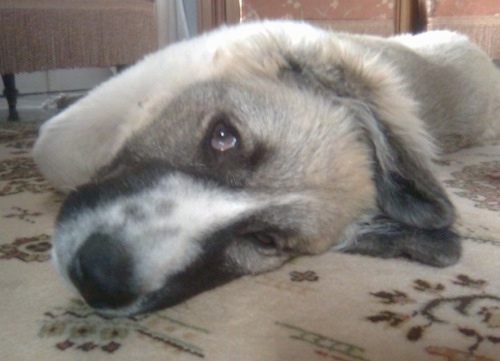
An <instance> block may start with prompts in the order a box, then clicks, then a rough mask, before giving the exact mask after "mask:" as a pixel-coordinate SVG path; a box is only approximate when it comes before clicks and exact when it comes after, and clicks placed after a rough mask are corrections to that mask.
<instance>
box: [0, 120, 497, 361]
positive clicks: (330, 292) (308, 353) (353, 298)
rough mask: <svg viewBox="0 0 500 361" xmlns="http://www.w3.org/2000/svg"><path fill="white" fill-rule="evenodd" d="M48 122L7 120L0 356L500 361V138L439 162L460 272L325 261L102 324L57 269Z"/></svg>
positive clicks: (2, 166)
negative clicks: (44, 153)
mask: <svg viewBox="0 0 500 361" xmlns="http://www.w3.org/2000/svg"><path fill="white" fill-rule="evenodd" d="M36 134H37V124H36V123H19V124H12V123H11V124H8V123H5V122H4V123H0V229H1V232H0V325H1V328H0V360H9V361H11V360H14V361H17V360H41V361H45V360H50V361H56V360H77V359H78V360H80V359H85V360H108V359H109V360H111V359H114V360H122V361H127V360H172V359H175V360H179V361H182V360H190V361H193V360H199V359H203V358H204V359H206V360H211V361H212V360H213V361H215V360H217V361H225V360H242V361H244V360H252V361H254V360H266V361H273V360H287V361H294V360H300V361H305V360H308V361H326V360H328V361H331V360H334V361H427V360H431V361H434V360H435V361H465V360H467V361H495V360H497V361H498V360H499V359H500V358H499V354H500V263H499V260H500V217H499V212H500V143H499V142H497V143H493V144H489V145H487V146H483V147H477V148H473V149H467V150H463V151H461V152H459V153H456V154H453V155H450V156H448V157H446V159H445V160H443V161H442V162H441V164H440V178H441V179H442V180H443V182H444V184H445V185H446V187H447V189H448V191H449V193H450V196H451V197H452V199H453V200H454V202H455V204H456V205H457V208H458V209H459V212H460V215H461V217H460V222H459V225H458V228H459V230H460V232H461V233H462V234H463V235H464V256H463V259H462V260H461V261H460V262H459V264H457V265H455V266H453V267H449V268H446V269H434V268H430V267H426V266H423V265H420V264H416V263H412V262H409V261H406V260H403V259H396V260H380V259H373V258H368V257H362V256H354V255H345V254H338V253H333V252H331V253H326V254H324V255H321V256H317V257H303V258H300V259H296V260H294V261H293V262H291V263H289V264H287V265H286V266H285V267H284V268H282V269H280V270H279V271H276V272H273V273H269V274H265V275H261V276H258V277H246V278H242V279H240V280H238V281H235V282H232V283H230V284H228V285H226V286H223V287H221V288H218V289H216V290H213V291H210V292H206V293H204V294H202V295H200V296H197V297H195V298H193V299H191V300H189V301H187V302H185V303H183V304H181V305H179V306H177V307H174V308H170V309H166V310H163V311H160V312H155V313H151V314H148V315H143V316H138V317H128V318H104V317H101V316H99V315H98V314H96V313H94V312H93V311H92V310H91V309H89V308H88V307H86V306H85V305H84V304H83V303H82V302H81V301H80V300H79V299H78V298H77V297H76V295H74V294H72V293H71V292H70V291H68V290H67V289H66V288H65V286H64V285H63V283H62V281H61V280H60V279H59V277H58V276H57V275H56V273H55V271H54V270H53V268H52V266H51V263H50V249H51V240H50V239H51V233H52V226H53V222H54V219H55V216H56V214H57V209H58V207H59V206H60V204H61V202H62V197H61V196H60V195H58V194H56V193H55V192H54V191H53V189H52V188H51V187H50V186H49V185H48V184H47V183H46V182H45V181H44V180H43V178H42V177H41V176H40V174H39V173H38V172H37V171H36V169H35V166H34V164H33V161H32V158H31V156H30V150H31V147H32V145H33V142H34V140H35V138H36Z"/></svg>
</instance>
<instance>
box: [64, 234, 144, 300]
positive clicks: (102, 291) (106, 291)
mask: <svg viewBox="0 0 500 361" xmlns="http://www.w3.org/2000/svg"><path fill="white" fill-rule="evenodd" d="M69 276H70V278H71V281H72V282H73V283H74V284H75V286H76V287H77V288H78V290H79V291H80V294H81V295H82V297H83V298H84V299H85V301H86V302H87V303H88V304H89V305H90V306H91V307H94V308H98V309H109V308H119V307H123V306H126V305H128V304H130V303H131V302H133V301H134V300H135V299H136V298H137V295H136V294H135V293H134V291H133V281H132V279H133V262H132V259H131V257H130V255H129V254H128V252H127V251H126V249H125V247H124V245H122V244H120V242H119V241H117V240H115V239H113V238H112V237H111V236H108V235H104V234H100V233H96V234H93V235H91V236H90V237H89V238H88V239H87V240H86V241H85V243H84V244H83V245H82V247H81V248H80V249H79V250H78V252H77V254H76V256H75V258H74V260H73V262H72V264H71V266H70V269H69Z"/></svg>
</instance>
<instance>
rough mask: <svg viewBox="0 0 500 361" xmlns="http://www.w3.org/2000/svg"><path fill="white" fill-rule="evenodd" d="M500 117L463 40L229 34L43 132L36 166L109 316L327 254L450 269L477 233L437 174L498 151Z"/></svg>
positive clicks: (71, 259)
mask: <svg viewBox="0 0 500 361" xmlns="http://www.w3.org/2000/svg"><path fill="white" fill-rule="evenodd" d="M499 114H500V73H499V71H498V70H497V69H496V68H495V67H494V65H493V64H492V62H491V61H490V59H488V57H487V56H486V55H485V54H484V53H483V52H482V51H481V50H480V49H479V48H478V47H477V46H475V45H473V44H472V43H471V42H469V41H468V39H467V38H466V37H465V36H463V35H459V34H456V33H453V32H448V31H438V32H430V33H423V34H420V35H416V36H411V35H402V36H396V37H391V38H379V37H374V36H366V35H352V34H351V35H350V34H345V33H334V32H330V31H327V30H322V29H319V28H316V27H314V26H311V25H308V24H306V23H301V22H293V21H264V22H256V23H247V24H240V25H236V26H232V27H223V28H221V29H218V30H214V31H212V32H210V33H208V34H204V35H201V36H199V37H196V38H193V39H190V40H187V41H184V42H180V43H177V44H173V45H171V46H169V47H167V48H165V49H163V50H160V51H158V52H156V53H154V54H152V55H149V56H147V57H145V58H144V59H143V60H141V61H140V62H139V63H138V64H136V65H135V66H133V67H131V68H129V69H128V70H126V71H125V72H123V73H121V74H119V75H117V76H115V77H113V78H112V79H110V80H109V81H107V82H105V83H104V84H102V85H100V86H99V87H97V88H96V89H94V90H93V91H91V92H90V93H89V94H88V95H87V96H86V97H84V98H83V99H82V100H80V101H78V102H77V103H75V104H73V105H72V106H70V107H69V108H68V109H66V110H64V111H63V112H61V113H60V114H58V115H56V116H55V117H54V118H52V119H51V120H49V121H48V122H46V123H45V124H44V125H43V126H42V127H41V130H40V135H39V138H38V140H37V142H36V144H35V147H34V159H35V161H36V163H37V165H38V167H39V169H40V171H41V172H42V173H43V175H44V176H45V177H46V178H47V179H48V180H49V181H50V182H52V183H53V184H54V185H55V186H56V187H57V188H59V189H61V190H65V191H68V192H69V195H68V196H67V199H66V200H65V202H64V204H63V206H62V208H61V210H60V213H59V215H58V218H57V220H56V226H55V232H54V236H53V244H54V249H53V253H52V258H53V261H54V263H55V265H56V268H57V269H58V270H59V272H60V273H61V275H62V276H63V278H64V279H65V280H66V281H67V283H68V284H69V285H71V286H72V287H74V288H75V289H76V290H77V292H79V293H80V295H81V296H82V297H83V299H84V300H85V301H86V302H87V303H88V304H89V305H90V306H91V307H94V308H95V309H96V310H98V312H101V313H103V314H108V315H131V314H137V313H143V312H149V311H153V310H157V309H160V308H164V307H170V306H173V305H175V304H178V303H180V302H183V301H185V300H187V299H188V298H190V297H192V296H194V295H196V294H199V293H200V292H203V291H206V290H208V289H211V288H214V287H216V286H218V285H221V284H224V283H226V282H229V281H231V280H233V279H236V278H238V277H240V276H242V275H254V274H259V273H262V272H267V271H271V270H274V269H277V268H278V267H280V266H281V265H283V264H284V263H285V262H287V261H288V260H290V259H291V258H293V257H297V256H300V255H304V254H309V255H310V254H320V253H323V252H326V251H328V250H336V251H343V252H350V253H358V254H363V255H370V256H377V257H383V258H391V257H407V258H410V259H412V260H415V261H418V262H422V263H424V264H427V265H431V266H436V267H445V266H449V265H452V264H454V263H456V262H457V261H458V260H459V258H460V255H461V245H460V237H459V235H458V234H457V233H456V232H455V231H454V229H453V224H454V220H455V210H454V207H453V205H452V203H451V202H450V200H449V198H448V196H447V194H446V192H445V190H444V189H443V187H442V185H441V184H440V183H439V181H438V180H437V179H436V176H435V174H434V172H435V169H434V167H435V165H434V160H435V159H437V157H438V156H439V154H440V152H443V151H445V152H448V151H454V150H457V149H459V148H462V147H467V146H470V145H473V144H476V143H479V142H482V141H484V140H487V139H491V138H495V137H497V136H498V134H499V133H500V131H499V130H500V123H499V121H500V116H499Z"/></svg>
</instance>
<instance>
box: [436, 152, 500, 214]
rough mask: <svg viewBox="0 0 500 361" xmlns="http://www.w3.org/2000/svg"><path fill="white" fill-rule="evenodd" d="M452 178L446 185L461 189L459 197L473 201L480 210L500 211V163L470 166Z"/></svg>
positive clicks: (483, 163) (481, 163) (454, 174)
mask: <svg viewBox="0 0 500 361" xmlns="http://www.w3.org/2000/svg"><path fill="white" fill-rule="evenodd" d="M451 176H453V179H451V180H447V181H445V184H446V185H447V186H450V187H452V188H458V189H460V191H457V192H455V193H456V194H457V195H459V196H461V197H464V198H468V199H471V200H473V201H474V203H475V204H476V206H477V207H478V208H483V209H488V210H491V211H495V212H499V211H500V196H499V194H500V161H493V162H480V163H479V164H473V165H468V166H465V167H463V168H462V170H460V171H457V172H453V173H452V174H451Z"/></svg>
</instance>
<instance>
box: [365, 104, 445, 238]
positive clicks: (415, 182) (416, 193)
mask: <svg viewBox="0 0 500 361" xmlns="http://www.w3.org/2000/svg"><path fill="white" fill-rule="evenodd" d="M358 120H359V121H360V123H361V124H362V127H363V128H364V130H365V131H366V133H367V134H368V141H369V142H370V143H371V144H372V147H373V151H374V181H375V185H376V188H377V204H378V206H379V208H380V210H381V211H382V213H384V214H387V215H388V216H389V217H390V218H392V219H394V220H397V221H399V222H401V223H403V224H406V225H409V226H413V227H416V228H422V229H441V228H444V227H450V226H451V225H452V224H453V222H454V220H455V212H454V207H453V205H452V203H451V202H450V200H449V198H448V196H447V194H446V192H445V190H444V189H443V187H442V186H441V184H440V182H439V181H438V180H437V179H436V177H435V176H434V174H433V171H432V167H433V166H432V164H431V159H425V157H427V155H425V154H422V151H421V150H415V149H413V150H412V149H411V148H410V149H409V148H408V145H407V144H405V140H406V139H405V138H404V137H402V136H398V135H396V134H394V132H393V130H391V129H390V128H389V127H387V125H385V124H384V122H382V121H380V120H378V119H377V118H376V117H375V116H374V115H373V114H371V112H369V111H361V112H359V111H358ZM404 121H405V120H404V119H401V122H404ZM408 137H411V135H410V134H408V135H407V136H406V138H408ZM413 141H414V140H413ZM426 146H427V147H428V146H430V145H429V144H428V143H424V144H422V147H426Z"/></svg>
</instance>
